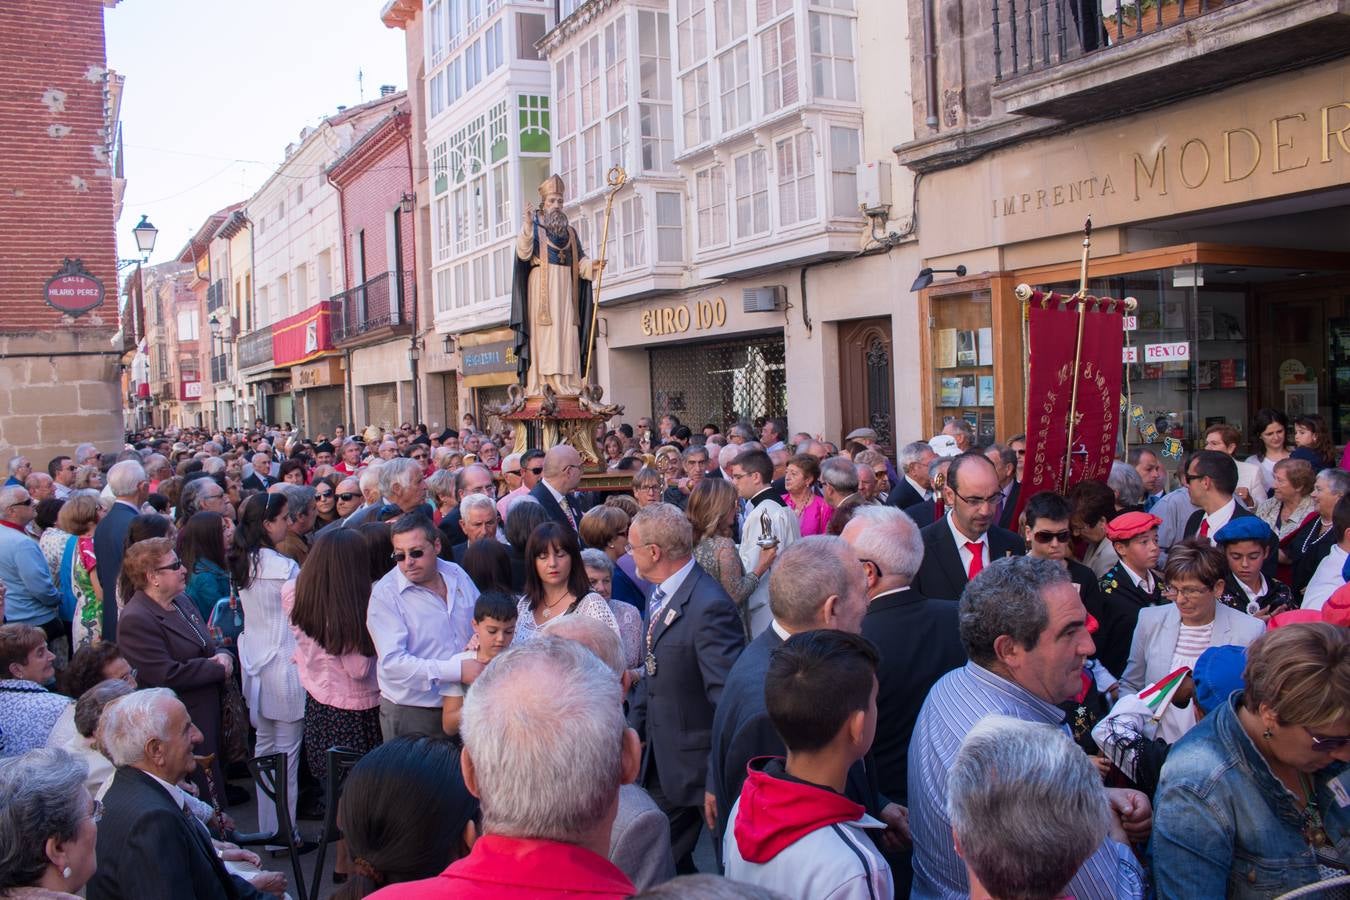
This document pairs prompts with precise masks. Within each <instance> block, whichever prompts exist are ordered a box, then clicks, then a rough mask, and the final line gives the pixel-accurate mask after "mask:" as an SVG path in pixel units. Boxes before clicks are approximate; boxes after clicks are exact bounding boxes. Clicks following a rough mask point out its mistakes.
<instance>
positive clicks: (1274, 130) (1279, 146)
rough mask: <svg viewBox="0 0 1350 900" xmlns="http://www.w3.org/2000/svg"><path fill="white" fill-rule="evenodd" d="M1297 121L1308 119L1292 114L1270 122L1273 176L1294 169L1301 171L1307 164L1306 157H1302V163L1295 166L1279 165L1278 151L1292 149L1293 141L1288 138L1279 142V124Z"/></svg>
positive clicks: (1278, 117)
mask: <svg viewBox="0 0 1350 900" xmlns="http://www.w3.org/2000/svg"><path fill="white" fill-rule="evenodd" d="M1294 119H1297V120H1298V121H1300V122H1306V121H1308V117H1307V116H1306V115H1304V114H1303V113H1294V114H1293V115H1292V116H1277V117H1276V118H1274V119H1271V120H1270V143H1271V144H1273V145H1274V146H1273V148H1272V149H1271V151H1270V155H1271V162H1272V168H1271V172H1272V173H1273V174H1275V175H1278V174H1280V173H1281V172H1291V171H1293V170H1294V169H1301V168H1303V167H1304V166H1306V165H1307V164H1308V157H1306V156H1305V157H1303V162H1301V163H1299V164H1298V165H1296V166H1285V165H1281V164H1280V151H1281V150H1292V149H1294V139H1293V137H1290V138H1289V140H1287V141H1282V140H1280V123H1282V122H1289V121H1292V120H1294Z"/></svg>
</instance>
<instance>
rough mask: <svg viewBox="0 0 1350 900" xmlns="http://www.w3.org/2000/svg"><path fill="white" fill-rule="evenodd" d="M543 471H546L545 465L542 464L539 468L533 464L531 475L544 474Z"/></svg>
mask: <svg viewBox="0 0 1350 900" xmlns="http://www.w3.org/2000/svg"><path fill="white" fill-rule="evenodd" d="M543 473H544V467H543V466H540V467H539V468H537V469H536V468H534V467H533V466H531V467H530V474H531V475H542V474H543Z"/></svg>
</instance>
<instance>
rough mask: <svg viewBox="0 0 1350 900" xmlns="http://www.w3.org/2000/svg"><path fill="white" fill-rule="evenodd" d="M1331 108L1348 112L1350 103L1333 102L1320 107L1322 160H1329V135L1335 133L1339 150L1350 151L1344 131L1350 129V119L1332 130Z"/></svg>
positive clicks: (1349, 144)
mask: <svg viewBox="0 0 1350 900" xmlns="http://www.w3.org/2000/svg"><path fill="white" fill-rule="evenodd" d="M1333 109H1343V110H1346V111H1347V112H1350V103H1333V104H1332V105H1331V106H1324V107H1322V162H1331V136H1332V135H1333V134H1334V135H1336V143H1338V144H1340V145H1341V150H1342V151H1344V152H1346V153H1350V143H1347V142H1346V140H1345V133H1346V132H1347V131H1350V121H1347V122H1346V123H1345V124H1344V125H1342V126H1341V127H1340V128H1337V129H1336V130H1335V131H1332V130H1331V111H1332V110H1333Z"/></svg>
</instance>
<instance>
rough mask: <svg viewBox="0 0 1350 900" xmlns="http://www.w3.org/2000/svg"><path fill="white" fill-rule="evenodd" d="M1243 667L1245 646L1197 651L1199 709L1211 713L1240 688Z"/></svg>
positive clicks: (1195, 672)
mask: <svg viewBox="0 0 1350 900" xmlns="http://www.w3.org/2000/svg"><path fill="white" fill-rule="evenodd" d="M1253 518H1255V517H1254V516H1253ZM1244 540H1246V539H1245V538H1244ZM1246 667H1247V648H1246V647H1236V646H1234V645H1232V644H1228V645H1226V646H1222V647H1210V648H1209V649H1208V650H1206V651H1205V652H1204V653H1201V654H1200V658H1199V659H1197V660H1196V661H1195V669H1194V670H1193V671H1192V677H1193V678H1194V679H1195V702H1196V703H1198V704H1200V708H1201V709H1202V710H1204V711H1205V713H1206V714H1209V713H1212V712H1214V710H1216V709H1218V708H1219V705H1220V704H1221V703H1223V702H1224V701H1225V700H1227V699H1228V698H1229V697H1230V696H1231V695H1232V693H1233V691H1240V690H1242V684H1243V683H1242V670H1243V669H1245V668H1246Z"/></svg>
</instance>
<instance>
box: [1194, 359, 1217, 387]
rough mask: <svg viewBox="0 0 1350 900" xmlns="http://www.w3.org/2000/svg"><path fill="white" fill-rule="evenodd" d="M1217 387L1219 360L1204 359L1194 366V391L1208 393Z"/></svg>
mask: <svg viewBox="0 0 1350 900" xmlns="http://www.w3.org/2000/svg"><path fill="white" fill-rule="evenodd" d="M1218 386H1219V360H1217V359H1204V360H1201V361H1199V362H1197V363H1196V364H1195V387H1196V390H1201V391H1209V390H1213V389H1214V388H1216V387H1218Z"/></svg>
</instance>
